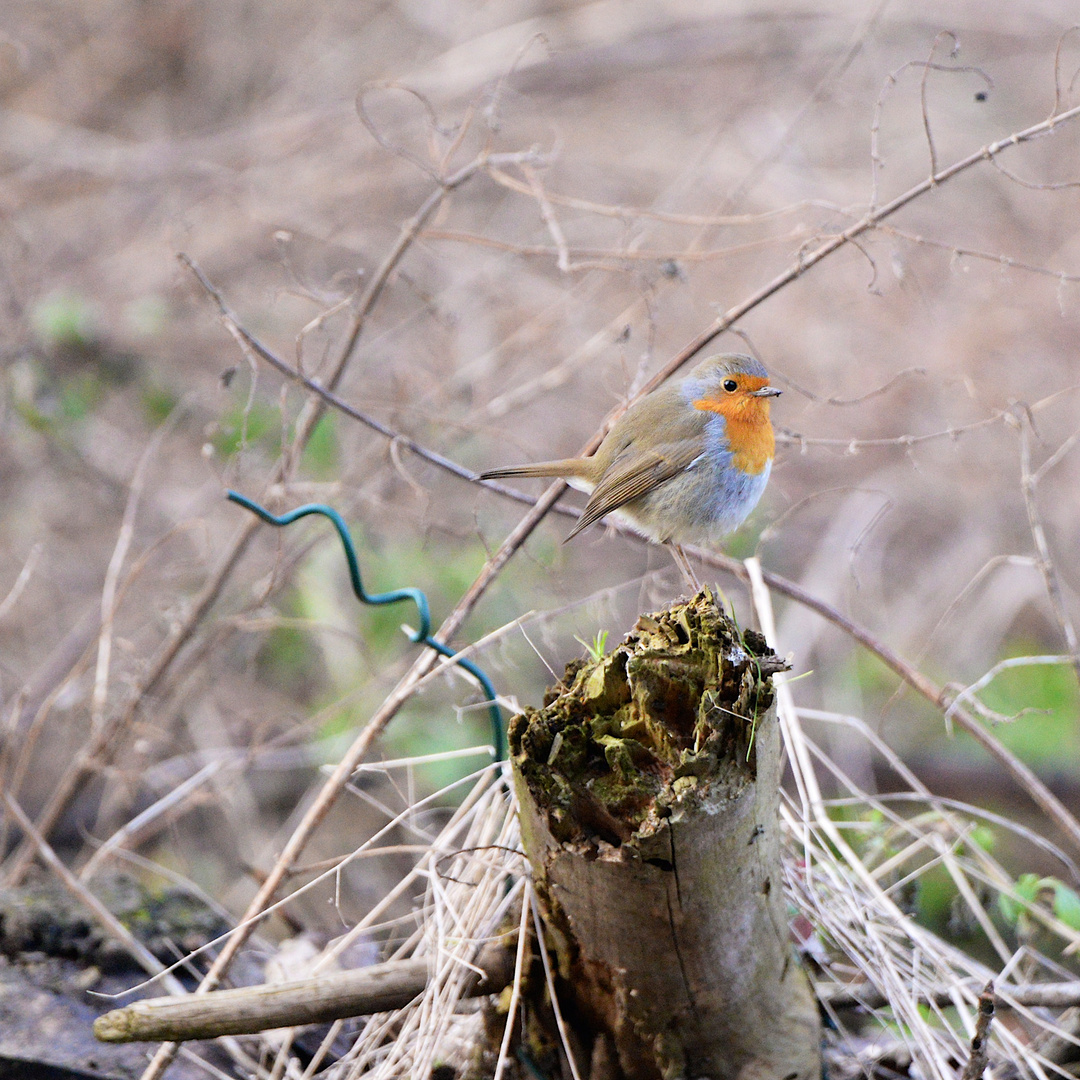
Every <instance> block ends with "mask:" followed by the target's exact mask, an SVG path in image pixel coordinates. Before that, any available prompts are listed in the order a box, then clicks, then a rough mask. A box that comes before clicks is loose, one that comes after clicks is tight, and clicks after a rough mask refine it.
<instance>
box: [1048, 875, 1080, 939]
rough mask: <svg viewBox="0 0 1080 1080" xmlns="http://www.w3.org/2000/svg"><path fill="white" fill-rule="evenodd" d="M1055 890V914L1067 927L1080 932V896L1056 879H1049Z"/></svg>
mask: <svg viewBox="0 0 1080 1080" xmlns="http://www.w3.org/2000/svg"><path fill="white" fill-rule="evenodd" d="M1049 881H1052V882H1053V884H1052V885H1051V886H1050V887H1051V888H1052V889H1053V890H1054V914H1055V915H1056V916H1057V917H1058V918H1059V919H1060V920H1061V921H1062V922H1063V923H1065V925H1066V926H1071V927H1072V928H1073V929H1074V930H1080V896H1077V895H1076V893H1075V892H1073V890H1072V889H1070V888H1069V887H1068V885H1065V884H1063V883H1062V882H1060V881H1057V880H1055V879H1052V878H1051V879H1049Z"/></svg>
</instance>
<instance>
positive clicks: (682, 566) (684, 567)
mask: <svg viewBox="0 0 1080 1080" xmlns="http://www.w3.org/2000/svg"><path fill="white" fill-rule="evenodd" d="M667 546H668V547H669V548H670V549H671V557H672V558H673V559H674V560H675V565H676V566H677V567H678V568H679V571H680V572H681V573H682V576H683V581H685V582H686V584H687V585H689V586H690V591H691V592H692V593H699V592H701V582H700V581H698V579H697V574H695V573H694V568H693V567H692V566H691V565H690V560H689V559H688V558H687V557H686V552H685V551H683V549H682V548H681V547H679V545H678V544H676V543H675V542H674V541H672V540H669V541H668V545H667Z"/></svg>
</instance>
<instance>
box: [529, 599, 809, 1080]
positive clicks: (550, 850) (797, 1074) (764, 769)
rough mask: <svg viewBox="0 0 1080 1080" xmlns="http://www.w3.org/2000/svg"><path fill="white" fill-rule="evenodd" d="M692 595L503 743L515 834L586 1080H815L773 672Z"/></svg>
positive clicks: (578, 674)
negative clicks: (789, 880) (787, 892)
mask: <svg viewBox="0 0 1080 1080" xmlns="http://www.w3.org/2000/svg"><path fill="white" fill-rule="evenodd" d="M785 666H786V664H785V663H784V662H783V661H782V660H779V659H778V658H777V657H776V656H775V655H774V654H773V653H772V650H770V649H769V648H768V647H767V646H766V644H765V641H764V639H763V638H762V637H761V636H760V635H758V634H756V633H754V632H753V631H743V632H740V631H739V629H738V627H736V626H735V625H734V623H732V622H731V621H730V620H729V619H728V618H727V617H726V616H725V615H723V614H722V612H721V611H720V610H719V609H718V607H717V604H716V602H715V600H714V599H713V596H712V594H711V593H710V592H709V591H708V590H703V591H702V592H700V593H699V594H698V595H697V596H695V597H694V598H693V599H692V600H690V601H689V602H687V603H681V604H677V605H676V606H674V607H673V608H671V609H669V610H667V611H664V612H660V613H657V614H653V615H643V616H642V617H641V618H640V619H639V621H638V623H637V626H636V627H635V628H634V630H633V631H632V632H631V633H630V634H629V635H628V636H627V638H626V640H625V641H624V642H623V643H622V644H621V645H620V646H619V647H618V648H616V649H615V650H614V652H612V653H611V654H610V655H607V656H604V657H603V658H602V659H599V660H598V661H594V662H588V661H576V662H574V663H572V664H571V665H570V666H569V667H568V668H567V672H566V679H565V684H564V685H563V686H562V687H559V688H557V689H556V690H554V691H551V692H549V694H548V696H547V699H546V701H545V704H544V707H543V709H541V710H534V709H533V710H527V711H526V712H525V713H524V714H523V715H521V716H518V717H516V718H515V720H514V722H513V723H512V725H511V730H510V746H511V755H512V760H513V766H514V777H515V784H516V787H517V793H518V797H519V800H520V803H521V827H522V835H523V839H524V843H525V848H526V852H527V854H528V857H529V861H530V863H531V865H532V868H533V874H534V878H535V883H536V889H537V893H538V896H539V898H540V904H541V908H542V912H543V915H544V918H545V921H546V924H547V937H548V943H549V945H554V947H555V951H556V953H557V960H558V976H559V979H560V1001H561V1002H562V1003H563V1012H564V1016H565V1018H566V1020H567V1023H568V1025H569V1026H570V1028H571V1032H572V1038H573V1040H574V1041H575V1043H576V1045H577V1049H578V1053H579V1055H580V1056H581V1057H583V1058H584V1061H581V1060H580V1059H579V1065H581V1067H582V1072H583V1073H585V1072H586V1069H587V1070H588V1075H590V1076H591V1078H592V1080H657V1078H663V1080H675V1078H682V1077H686V1078H704V1077H709V1078H711V1080H736V1078H739V1080H750V1078H762V1080H765V1078H770V1080H771V1078H775V1080H815V1078H817V1077H819V1076H820V1074H821V1057H820V1046H819V1044H820V1021H819V1017H818V1011H817V1007H816V1004H815V1002H814V998H813V995H812V993H811V990H810V984H809V981H808V979H807V978H806V975H805V973H804V972H803V970H802V968H801V967H800V965H799V962H798V959H797V956H796V954H795V952H794V949H793V946H792V943H791V939H790V934H789V930H788V919H787V912H786V905H785V901H784V895H783V871H782V867H781V862H780V826H779V816H778V804H779V786H780V769H781V754H780V733H779V724H778V721H777V717H776V709H775V705H774V703H773V693H772V683H771V675H772V674H773V673H774V672H776V671H778V670H782V669H783V668H784V667H785Z"/></svg>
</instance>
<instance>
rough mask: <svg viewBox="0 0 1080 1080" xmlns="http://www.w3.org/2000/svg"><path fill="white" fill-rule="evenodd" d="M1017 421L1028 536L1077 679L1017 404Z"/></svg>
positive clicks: (1078, 666) (1076, 653)
mask: <svg viewBox="0 0 1080 1080" xmlns="http://www.w3.org/2000/svg"><path fill="white" fill-rule="evenodd" d="M1013 416H1014V417H1015V420H1016V423H1017V425H1018V427H1019V431H1020V489H1021V491H1023V493H1024V507H1025V509H1026V510H1027V518H1028V527H1029V528H1030V529H1031V538H1032V540H1033V541H1034V542H1035V553H1036V557H1037V559H1036V561H1037V565H1038V567H1039V573H1041V574H1042V576H1043V581H1044V583H1045V584H1046V594H1047V596H1048V597H1049V598H1050V606H1051V607H1052V608H1053V610H1054V617H1055V618H1056V619H1057V623H1058V626H1059V627H1060V628H1061V634H1062V637H1064V639H1065V647H1066V648H1067V649H1068V650H1069V655H1070V656H1071V657H1072V665H1073V671H1074V672H1075V673H1076V678H1077V681H1080V650H1078V648H1077V640H1076V627H1075V626H1074V625H1073V621H1072V618H1071V617H1070V615H1069V611H1068V609H1067V608H1066V606H1065V598H1064V596H1063V595H1062V591H1061V583H1060V581H1058V574H1057V569H1056V567H1055V566H1054V562H1053V559H1052V558H1051V556H1050V545H1049V543H1048V542H1047V539H1046V530H1045V529H1044V528H1043V523H1042V515H1041V514H1040V512H1039V502H1038V498H1037V495H1036V489H1037V485H1038V480H1037V478H1036V474H1035V473H1034V472H1032V469H1031V434H1032V432H1031V417H1030V415H1029V414H1028V410H1027V409H1025V408H1018V409H1017V410H1016V411H1015V412H1014V413H1013Z"/></svg>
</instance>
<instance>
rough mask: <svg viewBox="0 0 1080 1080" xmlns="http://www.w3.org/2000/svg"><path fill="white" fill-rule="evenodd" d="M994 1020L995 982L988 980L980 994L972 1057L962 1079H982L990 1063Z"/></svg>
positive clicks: (972, 1040)
mask: <svg viewBox="0 0 1080 1080" xmlns="http://www.w3.org/2000/svg"><path fill="white" fill-rule="evenodd" d="M993 1022H994V984H993V983H992V982H988V983H987V984H986V986H985V988H984V989H983V992H982V993H981V994H980V995H979V1014H978V1019H977V1020H976V1021H975V1034H974V1035H972V1036H971V1057H969V1058H968V1063H967V1064H966V1065H965V1066H964V1071H963V1073H961V1074H960V1080H980V1078H981V1077H982V1074H983V1073H984V1072H986V1066H987V1065H989V1064H990V1046H989V1042H990V1025H991V1024H993Z"/></svg>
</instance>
